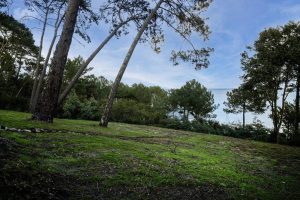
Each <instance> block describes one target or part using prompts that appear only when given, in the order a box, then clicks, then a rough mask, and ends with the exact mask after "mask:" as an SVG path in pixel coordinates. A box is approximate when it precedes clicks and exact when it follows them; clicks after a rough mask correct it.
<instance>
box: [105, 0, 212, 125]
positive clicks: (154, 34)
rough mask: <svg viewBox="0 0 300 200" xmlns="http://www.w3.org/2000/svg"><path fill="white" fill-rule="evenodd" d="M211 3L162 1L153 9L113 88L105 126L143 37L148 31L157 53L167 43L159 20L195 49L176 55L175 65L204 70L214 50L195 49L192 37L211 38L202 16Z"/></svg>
mask: <svg viewBox="0 0 300 200" xmlns="http://www.w3.org/2000/svg"><path fill="white" fill-rule="evenodd" d="M210 2H211V1H209V0H207V1H206V0H202V1H176V2H175V1H170V0H159V1H158V2H157V3H156V5H155V7H154V8H153V9H149V15H148V17H147V18H146V19H145V20H144V21H143V23H142V24H141V25H140V28H139V29H138V33H137V35H136V36H135V38H134V40H133V42H132V44H131V46H130V48H129V49H128V52H127V54H126V56H125V58H124V61H123V63H122V65H121V67H120V70H119V72H118V74H117V76H116V78H115V81H114V83H113V85H112V88H111V92H110V95H109V98H108V101H107V104H106V106H105V109H104V112H103V115H102V117H101V120H100V125H101V126H104V127H107V125H108V119H109V115H110V112H111V109H112V105H113V101H114V98H115V96H116V93H117V90H118V86H119V84H120V82H121V79H122V77H123V74H124V72H125V70H126V68H127V65H128V63H129V61H130V58H131V56H132V54H133V52H134V49H135V47H136V46H137V44H138V42H139V41H140V40H141V41H143V40H145V39H144V38H142V36H143V34H144V32H145V36H149V37H150V38H151V42H152V43H153V44H154V50H155V51H156V52H160V47H158V44H159V43H161V42H163V41H164V35H163V31H162V28H161V26H159V25H158V24H159V21H160V22H164V23H165V24H166V25H167V26H169V27H170V28H172V29H173V30H175V32H177V33H179V35H180V36H181V37H183V38H184V39H185V40H186V41H188V43H189V44H190V45H191V46H192V50H187V51H179V52H175V51H174V52H172V58H171V60H172V61H173V62H174V64H178V59H181V60H183V61H190V62H192V63H193V64H195V66H196V68H197V69H200V68H201V67H207V65H208V60H207V57H208V55H209V52H210V51H211V49H200V50H199V49H195V48H194V46H193V44H192V43H191V41H190V40H189V39H188V37H189V36H190V35H191V33H192V32H196V33H200V35H201V36H203V37H204V38H206V37H207V35H208V27H207V26H206V25H205V22H204V21H203V19H202V18H201V17H200V13H201V12H202V11H203V10H204V9H206V8H207V7H208V6H209V3H210ZM176 26H177V27H176Z"/></svg>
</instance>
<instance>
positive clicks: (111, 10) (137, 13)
mask: <svg viewBox="0 0 300 200" xmlns="http://www.w3.org/2000/svg"><path fill="white" fill-rule="evenodd" d="M112 2H114V3H112V4H113V6H112V7H109V6H107V5H104V6H103V7H102V8H101V9H100V13H101V17H100V19H102V20H104V21H105V22H106V23H110V24H111V26H112V28H111V30H110V33H109V35H108V36H107V37H106V38H105V39H104V40H103V41H102V42H101V43H100V44H99V46H98V47H97V48H96V49H95V50H94V51H93V53H92V54H91V55H90V56H89V57H88V58H87V59H86V61H85V62H84V63H82V65H81V67H80V68H79V69H78V71H77V73H76V74H75V75H74V77H73V78H72V80H71V81H70V83H69V85H68V86H67V87H66V88H65V89H64V90H63V91H62V93H61V95H60V97H59V99H58V104H60V103H61V102H62V101H63V100H64V99H65V98H66V96H67V95H68V94H69V92H70V91H71V89H72V88H73V87H74V85H75V84H76V82H77V81H78V79H79V77H80V76H81V75H82V73H83V72H84V70H85V69H86V68H87V66H88V65H89V64H90V62H91V61H92V60H93V59H94V58H95V57H96V55H97V54H98V53H99V52H100V51H101V50H102V49H103V48H104V46H105V45H106V44H107V43H108V42H109V41H110V40H111V39H112V38H113V37H114V36H116V37H117V38H118V37H120V35H121V34H122V33H124V34H127V33H128V30H127V27H128V26H129V23H130V22H131V21H135V23H136V24H138V23H139V21H140V20H142V19H144V18H145V13H146V11H147V10H146V9H145V8H146V7H145V6H147V5H148V3H147V2H146V1H144V0H134V1H131V0H130V1H128V0H126V1H122V2H120V1H117V0H113V1H112ZM110 16H112V18H111V19H110ZM137 26H138V25H137Z"/></svg>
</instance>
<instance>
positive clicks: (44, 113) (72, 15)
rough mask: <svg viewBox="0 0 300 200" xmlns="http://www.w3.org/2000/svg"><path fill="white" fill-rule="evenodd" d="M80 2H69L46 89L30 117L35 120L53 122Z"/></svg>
mask: <svg viewBox="0 0 300 200" xmlns="http://www.w3.org/2000/svg"><path fill="white" fill-rule="evenodd" d="M80 2H81V1H80V0H70V1H69V5H68V10H67V11H66V17H65V21H64V26H63V29H62V33H61V36H60V39H59V41H58V43H57V45H56V50H55V52H54V55H53V60H52V63H51V68H50V70H51V71H50V73H49V78H48V81H47V87H46V89H45V90H44V92H43V93H42V97H41V98H40V99H39V102H38V103H39V104H40V105H39V106H38V107H37V108H36V109H35V112H34V114H33V116H32V118H33V119H35V120H40V121H46V122H50V123H51V122H53V116H54V114H55V111H56V107H57V101H58V97H59V91H60V89H61V84H62V78H63V71H64V67H65V64H66V61H67V56H68V52H69V48H70V45H71V42H72V37H73V33H74V30H75V25H76V20H77V15H78V11H79V6H80Z"/></svg>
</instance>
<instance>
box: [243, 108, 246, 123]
mask: <svg viewBox="0 0 300 200" xmlns="http://www.w3.org/2000/svg"><path fill="white" fill-rule="evenodd" d="M245 113H246V105H245V103H244V104H243V128H245Z"/></svg>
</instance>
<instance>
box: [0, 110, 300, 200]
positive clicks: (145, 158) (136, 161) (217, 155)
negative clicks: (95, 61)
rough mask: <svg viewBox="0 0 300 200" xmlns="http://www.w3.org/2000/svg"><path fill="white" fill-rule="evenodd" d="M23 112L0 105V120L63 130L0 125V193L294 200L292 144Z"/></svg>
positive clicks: (298, 175) (297, 153) (297, 179)
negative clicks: (5, 142) (48, 120)
mask: <svg viewBox="0 0 300 200" xmlns="http://www.w3.org/2000/svg"><path fill="white" fill-rule="evenodd" d="M29 118H30V115H29V114H26V113H20V112H12V111H3V110H2V111H1V110H0V124H2V125H5V126H8V127H17V128H31V127H43V128H49V129H56V130H69V131H64V132H54V133H14V132H6V131H0V137H4V138H7V139H9V140H12V141H14V142H15V143H16V145H15V147H13V148H12V149H11V150H10V151H9V152H10V153H11V155H12V156H10V157H9V158H3V159H2V160H3V161H5V165H4V167H3V168H2V169H0V170H1V173H0V179H1V180H2V182H3V183H2V184H3V185H2V186H1V185H0V193H1V190H5V191H6V192H7V194H8V193H9V191H14V192H15V193H20V194H21V193H23V194H27V195H29V194H30V195H36V196H37V197H40V196H43V195H44V196H45V197H47V198H50V197H52V198H66V197H71V198H78V199H80V198H83V197H85V198H87V199H89V198H96V197H103V198H121V197H122V198H125V197H126V198H129V199H135V198H136V199H139V198H141V199H146V198H149V199H151V198H152V197H155V198H159V197H161V198H167V197H169V198H174V199H175V198H177V199H178V198H192V197H193V198H195V199H196V198H199V197H202V198H210V199H220V198H234V199H255V198H258V199H300V191H299V188H298V186H299V185H300V148H296V147H289V146H282V145H276V144H268V143H261V142H255V141H248V140H241V139H235V138H230V137H222V136H216V135H207V134H199V133H191V132H185V131H176V130H170V129H163V128H157V127H150V126H138V125H128V124H120V123H111V124H110V125H109V128H106V129H105V128H100V127H99V126H98V123H97V122H94V121H84V120H63V119H55V122H54V124H50V125H49V124H44V123H38V122H32V121H30V120H29ZM70 131H81V132H85V134H82V133H76V132H70ZM0 156H1V154H0ZM0 161H1V160H0ZM0 167H1V165H0ZM1 180H0V181H1ZM3 180H4V181H3ZM4 182H5V184H6V186H4ZM0 184H1V183H0ZM4 187H5V188H4ZM33 191H34V192H33ZM2 192H3V191H2ZM33 193H34V194H33ZM49 195H50V196H49ZM51 195H52V196H51Z"/></svg>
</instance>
